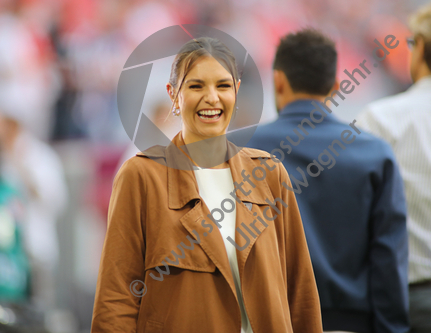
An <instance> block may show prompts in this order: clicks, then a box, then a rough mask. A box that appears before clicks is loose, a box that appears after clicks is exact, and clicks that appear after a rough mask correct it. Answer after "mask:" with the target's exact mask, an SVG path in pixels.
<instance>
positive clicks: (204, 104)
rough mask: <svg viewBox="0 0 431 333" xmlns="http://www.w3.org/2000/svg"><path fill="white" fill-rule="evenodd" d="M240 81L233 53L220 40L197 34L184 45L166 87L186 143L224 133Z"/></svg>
mask: <svg viewBox="0 0 431 333" xmlns="http://www.w3.org/2000/svg"><path fill="white" fill-rule="evenodd" d="M240 83H241V81H240V80H239V79H238V70H237V65H236V62H235V57H234V56H233V54H232V53H231V52H230V51H229V49H227V48H226V46H224V45H223V44H222V43H221V42H220V41H218V40H217V39H213V38H200V39H198V40H192V41H191V42H189V43H187V44H185V45H184V47H183V48H182V50H181V51H180V53H178V55H177V57H176V58H175V60H174V63H173V64H172V72H171V77H170V80H169V83H168V84H167V85H166V89H167V91H168V94H169V96H170V98H171V100H172V104H173V110H177V112H173V113H174V115H178V116H181V117H182V121H183V125H182V135H183V139H184V142H185V143H186V144H190V143H193V142H197V141H201V140H205V139H208V138H212V137H215V136H220V135H224V134H225V133H226V129H227V127H228V125H229V123H230V120H231V118H232V115H233V112H234V108H235V104H236V96H237V93H238V88H239V86H240Z"/></svg>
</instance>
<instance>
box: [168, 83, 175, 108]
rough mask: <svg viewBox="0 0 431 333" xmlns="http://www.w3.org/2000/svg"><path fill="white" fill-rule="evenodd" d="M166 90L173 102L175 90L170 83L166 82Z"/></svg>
mask: <svg viewBox="0 0 431 333" xmlns="http://www.w3.org/2000/svg"><path fill="white" fill-rule="evenodd" d="M166 91H167V92H168V95H169V98H170V99H171V101H172V103H173V102H174V98H175V91H174V87H172V85H171V84H170V83H166Z"/></svg>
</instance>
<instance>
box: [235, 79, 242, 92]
mask: <svg viewBox="0 0 431 333" xmlns="http://www.w3.org/2000/svg"><path fill="white" fill-rule="evenodd" d="M240 85H241V79H239V80H238V82H237V83H236V93H237V94H238V90H239V86H240Z"/></svg>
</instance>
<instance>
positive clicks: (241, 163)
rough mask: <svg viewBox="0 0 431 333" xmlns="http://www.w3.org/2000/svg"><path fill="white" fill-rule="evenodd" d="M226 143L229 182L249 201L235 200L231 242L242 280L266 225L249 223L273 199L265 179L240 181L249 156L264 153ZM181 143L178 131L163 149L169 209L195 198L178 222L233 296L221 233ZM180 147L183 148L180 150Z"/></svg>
mask: <svg viewBox="0 0 431 333" xmlns="http://www.w3.org/2000/svg"><path fill="white" fill-rule="evenodd" d="M226 142H227V159H228V163H229V166H230V168H231V172H232V178H233V181H234V183H237V184H240V183H243V186H242V188H243V189H244V192H245V193H248V195H245V194H244V193H243V192H241V191H240V190H239V189H238V190H236V196H237V197H238V199H239V200H241V201H244V202H247V203H251V204H252V205H251V210H250V209H249V208H247V206H246V205H245V204H244V203H238V202H236V232H235V241H236V243H237V245H238V246H239V247H240V248H241V250H239V249H238V247H237V258H238V268H239V273H240V277H241V280H242V274H243V271H244V266H245V263H246V261H247V257H248V255H249V253H250V251H251V249H252V247H253V245H254V244H255V242H256V241H257V239H258V238H259V236H260V234H261V233H262V232H263V231H264V230H265V228H266V226H265V225H264V224H262V223H261V222H257V223H255V224H254V227H255V228H257V229H258V231H256V230H255V229H254V228H252V227H250V226H249V225H250V223H251V222H252V221H253V220H255V219H256V218H257V217H260V218H262V219H263V216H262V211H261V209H259V207H258V206H259V205H268V203H267V202H266V199H269V200H271V202H273V201H274V198H273V196H272V193H271V191H270V189H269V186H268V184H267V182H266V180H262V181H256V180H255V179H254V178H253V177H252V176H251V177H250V180H251V181H252V182H253V183H254V184H255V185H256V186H255V187H254V188H253V185H251V184H249V183H248V182H245V181H244V175H252V171H253V169H254V167H255V164H254V163H253V161H252V158H257V157H264V156H265V155H264V154H263V153H262V154H259V153H257V152H256V151H254V152H255V153H254V154H255V155H253V153H250V150H249V149H247V148H245V149H241V148H239V147H237V146H236V145H234V144H233V143H231V142H230V141H227V140H226ZM184 145H185V144H184V141H183V139H182V136H181V132H179V133H178V134H177V135H176V136H175V137H174V138H173V139H172V142H171V143H170V144H169V145H168V146H167V147H166V149H165V151H164V157H165V161H166V166H167V167H168V168H167V169H168V205H169V208H170V209H182V208H183V207H184V206H185V205H187V204H188V203H189V202H190V201H192V200H194V199H199V200H195V201H194V206H193V207H192V208H191V210H189V211H188V212H187V213H186V214H185V215H184V216H183V217H182V218H181V219H180V223H181V224H182V225H183V227H184V228H185V229H186V230H187V231H188V232H189V233H190V235H191V237H193V238H194V239H195V240H196V241H198V243H199V246H200V247H201V248H202V249H203V250H204V251H205V253H206V254H207V255H208V257H209V258H210V259H211V260H212V261H213V263H214V264H215V266H216V267H217V268H218V269H219V270H220V272H221V273H222V274H223V276H224V277H225V279H226V281H227V282H228V284H229V286H230V288H231V290H232V292H233V294H234V295H235V296H237V295H236V288H235V284H234V280H233V276H232V272H231V269H230V265H229V260H228V257H227V253H226V248H225V245H224V241H223V238H222V235H221V233H220V231H219V230H218V228H217V227H216V225H215V224H214V223H213V222H211V220H210V218H208V215H209V214H210V211H209V209H208V207H207V206H206V204H205V203H204V202H203V200H202V198H201V197H200V195H199V188H198V184H197V181H196V177H195V174H194V171H193V164H192V162H191V161H190V159H189V158H188V157H187V156H186V155H185V154H184V153H183V151H182V150H184V149H183V148H185V147H184ZM182 146H183V148H182V149H180V148H181V147H182ZM141 154H143V155H146V156H148V157H151V156H152V154H154V155H157V154H155V153H154V151H151V148H150V149H149V150H146V151H145V152H143V153H141ZM159 155H160V152H159V153H158V155H157V156H156V157H161V156H159ZM256 175H259V176H260V175H261V174H260V171H257V172H256ZM248 205H249V204H248ZM244 225H245V227H244ZM247 228H248V230H247ZM250 231H251V233H250ZM197 269H198V268H197Z"/></svg>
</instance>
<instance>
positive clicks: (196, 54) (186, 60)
mask: <svg viewBox="0 0 431 333" xmlns="http://www.w3.org/2000/svg"><path fill="white" fill-rule="evenodd" d="M202 56H212V57H213V58H214V59H216V60H217V61H218V62H219V63H220V65H222V66H223V67H224V68H225V69H226V70H227V71H228V72H229V73H230V74H231V75H232V80H233V86H234V91H236V82H237V81H238V78H239V74H238V67H237V64H236V61H235V56H234V55H233V53H232V52H231V51H230V50H229V49H228V48H227V47H226V45H224V44H223V43H222V42H220V41H219V40H218V39H215V38H210V37H199V38H197V39H192V40H190V41H189V42H187V43H185V44H184V45H183V46H182V47H181V49H180V51H179V52H178V54H177V56H176V57H175V60H174V62H173V63H172V69H171V76H170V78H169V83H170V84H171V85H172V87H174V88H175V89H176V90H177V93H176V95H175V98H174V101H173V104H175V101H176V99H177V97H178V94H179V92H180V90H181V87H182V85H183V82H184V78H185V77H186V76H187V74H188V72H189V71H190V69H191V68H192V66H193V64H194V63H195V62H196V60H198V59H199V58H200V57H202ZM180 78H181V79H180ZM235 98H236V97H235Z"/></svg>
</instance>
